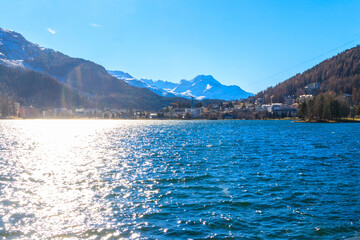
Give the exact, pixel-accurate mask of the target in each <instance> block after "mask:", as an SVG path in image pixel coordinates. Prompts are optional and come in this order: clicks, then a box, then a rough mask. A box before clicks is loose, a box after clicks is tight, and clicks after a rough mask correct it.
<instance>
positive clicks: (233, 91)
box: [108, 71, 253, 100]
mask: <svg viewBox="0 0 360 240" xmlns="http://www.w3.org/2000/svg"><path fill="white" fill-rule="evenodd" d="M108 72H109V73H110V74H112V75H113V76H115V77H118V78H119V79H122V80H124V81H126V82H127V83H128V84H130V85H131V86H134V87H140V88H148V89H150V90H151V91H153V92H154V93H156V94H159V95H161V96H165V97H169V96H171V97H173V96H179V97H185V98H191V97H194V98H196V99H197V100H202V99H223V100H233V99H242V98H247V97H249V96H252V95H253V94H252V93H249V92H246V91H244V90H243V89H241V88H240V87H239V86H236V85H232V86H225V85H223V84H221V83H220V82H219V81H217V80H215V79H214V78H213V77H212V76H211V75H199V76H197V77H195V78H193V79H192V80H181V81H180V82H179V83H172V82H168V81H162V80H157V81H154V80H151V79H144V78H141V79H136V78H133V77H132V78H127V77H124V76H131V75H129V74H128V73H124V72H121V71H108Z"/></svg>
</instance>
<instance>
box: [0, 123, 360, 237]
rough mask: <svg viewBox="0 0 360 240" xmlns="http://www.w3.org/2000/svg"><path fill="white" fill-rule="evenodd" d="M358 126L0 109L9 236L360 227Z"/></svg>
mask: <svg viewBox="0 0 360 240" xmlns="http://www.w3.org/2000/svg"><path fill="white" fill-rule="evenodd" d="M314 126H316V128H314ZM334 126H335V127H334ZM349 133H351V135H350V134H349ZM334 134H336V137H334V136H335V135H334ZM359 136H360V128H358V125H356V124H337V125H331V124H330V125H327V124H323V125H312V124H301V123H298V124H294V123H291V122H290V121H122V120H121V121H120V120H116V121H113V120H24V121H22V120H21V121H0V238H3V239H8V238H14V239H19V238H21V239H24V238H25V239H26V238H28V239H40V238H42V239H53V238H60V239H63V238H71V239H118V238H125V239H129V238H132V239H178V238H181V239H188V238H192V239H208V238H219V239H223V238H236V239H240V238H250V239H254V238H255V239H269V238H283V239H288V238H292V239H303V238H307V239H311V238H316V239H333V238H346V237H351V236H356V234H357V232H359V229H360V225H359V221H358V216H359V214H360V210H359V207H358V206H359V202H360V198H359V196H360V195H359V194H358V193H359V191H360V189H359V185H358V179H359V177H360V162H359V161H358V159H359V158H360V141H359Z"/></svg>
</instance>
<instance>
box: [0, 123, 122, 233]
mask: <svg viewBox="0 0 360 240" xmlns="http://www.w3.org/2000/svg"><path fill="white" fill-rule="evenodd" d="M16 124H18V125H19V126H14V130H16V131H13V132H12V134H14V136H12V137H13V139H16V141H15V142H16V143H15V144H14V145H13V146H12V147H13V148H14V149H15V148H16V149H17V151H11V150H10V151H9V152H8V154H9V156H8V157H9V158H8V159H12V160H14V159H16V161H12V163H11V164H12V166H11V168H10V169H8V171H9V176H10V178H14V179H13V181H14V182H13V185H11V186H10V185H5V188H4V189H3V193H4V194H3V195H2V196H0V200H3V199H11V201H9V202H8V205H9V206H8V208H7V209H4V210H0V212H1V213H2V214H3V215H4V217H3V222H4V224H3V225H4V226H3V228H4V229H6V231H7V232H12V233H13V234H14V235H17V234H19V232H21V234H24V235H25V236H26V235H27V236H32V237H34V236H37V237H41V238H46V237H48V238H54V237H69V235H68V234H74V235H77V233H80V232H83V231H82V230H84V229H93V228H96V226H102V225H103V224H104V223H106V224H107V225H109V224H111V221H109V219H106V218H108V216H109V213H110V212H111V208H110V206H109V203H107V202H104V201H105V200H104V198H103V196H105V195H107V194H108V193H109V192H110V191H111V189H110V187H109V186H108V183H107V182H106V181H104V180H103V179H102V177H101V174H102V171H103V168H104V166H105V163H106V167H108V168H109V167H111V166H109V165H111V164H112V159H111V156H112V155H113V153H112V152H111V149H113V148H112V147H111V146H107V145H109V142H108V139H107V135H108V134H112V133H111V129H113V128H114V126H115V124H119V121H117V122H115V121H90V120H76V121H69V120H33V121H19V122H16V123H15V125H16ZM121 125H125V126H126V121H123V122H122V124H121ZM9 132H11V131H9ZM19 149H21V151H19ZM105 149H106V152H104V150H105ZM117 152H121V151H119V149H117ZM14 153H16V156H14V155H12V154H14ZM114 164H115V163H114ZM11 172H13V173H11ZM14 184H15V186H14ZM0 227H1V226H0ZM112 234H113V235H114V236H115V235H116V234H118V233H117V232H114V233H112ZM90 235H91V233H89V235H88V236H90ZM85 236H87V235H86V233H85Z"/></svg>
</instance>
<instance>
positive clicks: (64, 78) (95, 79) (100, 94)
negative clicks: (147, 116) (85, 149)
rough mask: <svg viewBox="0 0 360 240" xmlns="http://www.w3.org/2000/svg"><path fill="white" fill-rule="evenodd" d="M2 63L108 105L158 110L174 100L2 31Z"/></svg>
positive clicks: (0, 34)
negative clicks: (48, 79)
mask: <svg viewBox="0 0 360 240" xmlns="http://www.w3.org/2000/svg"><path fill="white" fill-rule="evenodd" d="M0 64H4V65H6V66H10V67H14V66H20V67H23V68H28V69H32V70H34V71H38V72H43V73H46V74H48V75H50V76H52V77H54V78H56V79H58V80H60V81H61V82H62V83H63V84H65V85H66V86H68V87H71V88H74V89H76V90H77V91H79V92H80V93H81V94H83V95H87V96H88V97H93V98H97V99H100V100H103V101H102V102H103V103H104V106H113V107H116V108H128V107H129V105H132V106H133V108H138V109H143V110H157V109H159V108H161V107H164V106H167V105H168V104H169V103H170V102H171V101H172V100H171V99H167V98H163V97H161V96H159V95H157V94H155V93H153V92H151V91H150V90H148V89H146V88H136V87H133V86H130V85H129V84H127V83H126V82H124V81H123V80H121V79H118V78H115V77H113V76H111V75H110V74H109V73H108V72H107V71H106V70H105V68H104V67H102V66H100V65H98V64H96V63H93V62H91V61H87V60H84V59H81V58H72V57H69V56H67V55H65V54H62V53H61V52H57V51H54V50H52V49H47V48H43V47H41V46H39V45H36V44H33V43H31V42H29V41H27V40H26V39H25V38H24V37H23V36H22V35H21V34H19V33H16V32H14V31H10V30H5V29H2V28H0ZM105 99H106V100H105ZM177 100H179V99H177Z"/></svg>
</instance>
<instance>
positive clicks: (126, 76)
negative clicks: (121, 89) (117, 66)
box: [107, 70, 134, 80]
mask: <svg viewBox="0 0 360 240" xmlns="http://www.w3.org/2000/svg"><path fill="white" fill-rule="evenodd" d="M107 71H108V73H110V74H111V75H113V76H114V77H116V78H119V79H121V80H131V79H134V77H133V76H131V75H130V74H128V73H126V72H123V71H111V70H107Z"/></svg>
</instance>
